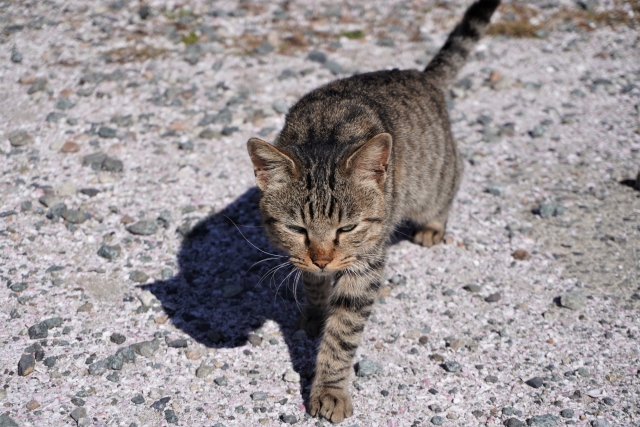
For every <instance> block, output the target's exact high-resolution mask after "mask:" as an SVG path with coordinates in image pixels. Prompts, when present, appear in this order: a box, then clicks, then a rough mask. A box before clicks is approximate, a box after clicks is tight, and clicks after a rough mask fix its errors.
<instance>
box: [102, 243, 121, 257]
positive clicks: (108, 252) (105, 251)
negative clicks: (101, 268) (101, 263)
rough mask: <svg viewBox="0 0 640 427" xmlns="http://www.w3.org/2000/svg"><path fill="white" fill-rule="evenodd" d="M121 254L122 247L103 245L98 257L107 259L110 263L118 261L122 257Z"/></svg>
mask: <svg viewBox="0 0 640 427" xmlns="http://www.w3.org/2000/svg"><path fill="white" fill-rule="evenodd" d="M121 253H122V249H121V248H120V245H115V246H109V245H102V246H100V249H98V256H100V257H102V258H106V259H108V260H109V261H111V260H114V259H116V258H117V257H119V256H120V254H121Z"/></svg>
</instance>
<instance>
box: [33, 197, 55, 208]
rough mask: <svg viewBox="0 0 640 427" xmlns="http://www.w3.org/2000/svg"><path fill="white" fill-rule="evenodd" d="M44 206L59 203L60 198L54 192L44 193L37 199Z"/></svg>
mask: <svg viewBox="0 0 640 427" xmlns="http://www.w3.org/2000/svg"><path fill="white" fill-rule="evenodd" d="M38 201H39V202H40V203H42V204H43V205H44V206H46V207H48V208H50V207H53V206H55V205H57V204H59V203H60V198H59V197H58V196H56V195H54V194H45V195H44V196H42V197H40V198H39V199H38Z"/></svg>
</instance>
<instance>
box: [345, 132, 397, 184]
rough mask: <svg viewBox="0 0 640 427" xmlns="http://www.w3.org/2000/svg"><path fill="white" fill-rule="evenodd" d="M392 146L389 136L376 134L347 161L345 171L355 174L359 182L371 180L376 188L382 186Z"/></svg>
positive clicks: (391, 139)
mask: <svg viewBox="0 0 640 427" xmlns="http://www.w3.org/2000/svg"><path fill="white" fill-rule="evenodd" d="M392 145H393V138H392V137H391V135H390V134H388V133H386V132H385V133H379V134H377V135H376V136H374V137H373V138H371V139H370V140H369V141H367V142H366V143H365V144H364V145H362V146H361V147H360V148H358V149H357V150H356V152H355V153H353V154H352V155H351V156H350V157H349V158H348V159H347V162H346V163H345V166H346V169H347V171H348V172H350V173H353V174H355V176H356V177H357V178H358V179H359V180H363V181H366V180H373V181H375V183H376V184H377V185H378V186H382V184H383V183H384V181H385V180H386V178H387V167H388V166H389V159H390V158H391V147H392Z"/></svg>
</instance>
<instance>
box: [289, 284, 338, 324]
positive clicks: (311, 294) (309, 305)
mask: <svg viewBox="0 0 640 427" xmlns="http://www.w3.org/2000/svg"><path fill="white" fill-rule="evenodd" d="M333 280H334V278H333V276H320V275H317V274H314V273H309V272H304V273H302V283H303V284H304V293H305V299H306V300H307V301H306V305H305V308H304V313H303V314H302V315H301V316H300V318H299V319H298V323H297V325H296V326H297V329H303V330H305V331H306V332H307V335H309V336H310V337H316V336H318V335H320V333H321V332H322V328H323V327H324V322H325V320H326V318H327V311H328V305H329V295H330V294H331V285H332V283H333Z"/></svg>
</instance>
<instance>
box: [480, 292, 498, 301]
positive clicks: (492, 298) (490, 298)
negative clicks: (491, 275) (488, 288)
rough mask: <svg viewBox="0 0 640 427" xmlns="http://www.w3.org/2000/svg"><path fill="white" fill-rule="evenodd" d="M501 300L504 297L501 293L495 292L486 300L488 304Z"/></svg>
mask: <svg viewBox="0 0 640 427" xmlns="http://www.w3.org/2000/svg"><path fill="white" fill-rule="evenodd" d="M501 298H502V295H500V292H495V293H493V294H491V295H489V296H488V297H486V298H485V299H484V300H485V301H486V302H498V301H500V299H501Z"/></svg>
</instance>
